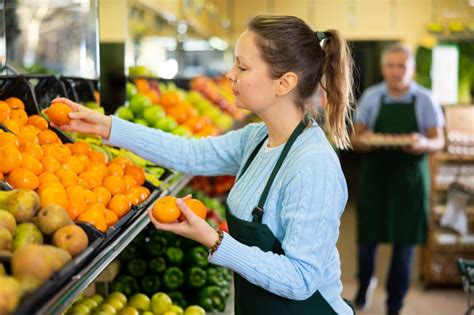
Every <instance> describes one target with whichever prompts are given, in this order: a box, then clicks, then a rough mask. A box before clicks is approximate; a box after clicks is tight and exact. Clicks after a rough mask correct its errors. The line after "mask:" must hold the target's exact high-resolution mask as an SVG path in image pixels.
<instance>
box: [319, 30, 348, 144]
mask: <svg viewBox="0 0 474 315" xmlns="http://www.w3.org/2000/svg"><path fill="white" fill-rule="evenodd" d="M324 36H325V39H324V41H323V46H322V47H323V50H324V52H325V57H324V65H323V79H322V82H321V85H322V87H323V89H324V90H325V92H326V95H327V101H328V103H327V106H326V112H327V117H328V125H329V129H330V133H331V135H332V138H333V141H334V143H335V144H336V146H337V147H338V148H340V149H347V148H349V147H350V146H351V144H350V140H349V132H348V129H350V130H352V119H351V110H352V104H353V101H354V98H353V91H352V82H353V79H352V68H353V62H352V57H351V53H350V50H349V47H348V45H347V42H346V41H345V40H344V39H343V38H342V37H341V35H340V34H339V32H338V31H336V30H327V31H325V32H324Z"/></svg>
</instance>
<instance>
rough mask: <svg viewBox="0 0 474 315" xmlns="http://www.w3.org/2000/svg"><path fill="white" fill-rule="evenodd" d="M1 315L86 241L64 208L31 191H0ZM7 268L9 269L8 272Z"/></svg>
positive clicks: (83, 232) (12, 307) (7, 311)
mask: <svg viewBox="0 0 474 315" xmlns="http://www.w3.org/2000/svg"><path fill="white" fill-rule="evenodd" d="M0 209H1V210H0V256H1V257H3V258H2V260H1V261H3V262H4V263H5V265H3V264H2V263H0V314H8V313H10V312H11V311H13V310H14V309H15V308H16V306H17V304H18V302H19V300H20V298H21V295H22V294H23V293H26V292H29V291H32V290H34V289H36V288H38V287H39V286H41V285H42V284H43V283H44V282H45V281H46V280H48V279H49V278H50V277H51V276H52V275H53V273H54V272H56V271H58V270H60V269H61V268H62V267H63V266H65V265H66V264H67V263H68V262H69V261H71V259H72V258H74V257H75V256H78V255H79V254H81V253H82V252H83V251H84V250H85V249H86V248H87V247H88V244H89V239H88V236H87V234H86V232H85V231H84V230H83V229H82V228H81V227H80V226H78V225H75V224H74V223H73V222H72V220H71V219H70V218H69V215H68V213H67V211H66V210H65V209H64V208H63V207H61V206H59V205H57V204H48V205H46V206H44V207H41V208H40V198H39V196H38V194H37V193H36V192H34V191H32V190H25V189H17V190H12V191H0ZM6 271H9V273H8V274H7V273H6Z"/></svg>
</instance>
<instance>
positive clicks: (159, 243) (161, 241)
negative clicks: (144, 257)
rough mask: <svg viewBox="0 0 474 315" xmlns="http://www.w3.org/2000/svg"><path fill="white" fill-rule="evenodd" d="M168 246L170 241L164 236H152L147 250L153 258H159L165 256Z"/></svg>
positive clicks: (147, 243)
mask: <svg viewBox="0 0 474 315" xmlns="http://www.w3.org/2000/svg"><path fill="white" fill-rule="evenodd" d="M167 246H168V240H167V239H166V238H165V237H164V236H162V235H158V234H155V235H150V236H149V239H148V241H147V242H146V245H145V248H146V251H147V253H148V254H149V255H150V256H153V257H159V256H161V255H163V254H164V253H165V251H166V247H167Z"/></svg>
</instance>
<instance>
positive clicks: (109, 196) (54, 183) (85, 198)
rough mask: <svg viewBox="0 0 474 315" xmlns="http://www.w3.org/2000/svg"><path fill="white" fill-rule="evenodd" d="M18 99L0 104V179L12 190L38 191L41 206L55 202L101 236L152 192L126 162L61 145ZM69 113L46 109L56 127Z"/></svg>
mask: <svg viewBox="0 0 474 315" xmlns="http://www.w3.org/2000/svg"><path fill="white" fill-rule="evenodd" d="M24 108H25V105H24V104H23V102H22V101H21V100H20V99H18V98H14V97H12V98H8V99H6V100H5V101H0V122H1V123H3V125H4V126H6V127H7V128H8V129H9V130H11V131H12V132H3V131H1V132H0V178H2V179H5V180H6V181H7V182H8V183H9V184H10V185H11V186H12V187H13V188H24V189H33V190H36V191H37V192H38V194H39V195H40V199H41V206H43V207H45V206H47V205H49V204H57V205H60V206H62V207H63V208H65V209H66V210H67V212H68V214H69V217H70V218H71V219H72V220H76V221H83V222H88V223H90V224H92V225H93V226H95V227H96V228H97V229H98V230H100V231H102V232H105V231H106V230H107V229H108V228H109V227H110V226H112V225H114V224H115V223H116V222H117V221H118V220H119V219H120V218H121V217H123V216H124V215H125V214H127V213H128V212H129V211H130V209H131V208H132V205H136V204H139V203H141V202H143V201H144V200H145V199H146V198H147V197H148V196H149V195H150V191H149V190H148V188H146V187H144V186H143V184H144V181H145V173H144V171H143V169H141V168H140V167H138V166H136V165H133V163H132V162H131V161H130V160H129V159H127V158H117V159H114V160H112V161H111V162H108V161H107V159H106V156H105V155H104V154H103V153H101V152H98V151H95V150H92V149H91V148H90V146H89V144H87V143H85V142H81V141H78V142H75V143H67V144H63V143H62V141H61V139H60V138H59V137H58V135H57V134H56V133H55V132H54V131H52V130H50V129H48V122H47V121H46V120H45V119H44V118H43V117H41V116H39V115H31V116H29V117H28V115H27V114H26V112H25V109H24ZM70 111H71V109H70V108H69V107H68V106H67V105H65V104H61V103H55V104H53V105H52V106H50V107H49V108H48V109H47V110H46V114H47V115H48V116H49V118H50V119H51V120H52V121H54V122H55V124H56V125H63V124H65V123H67V121H68V120H69V117H68V113H69V112H70Z"/></svg>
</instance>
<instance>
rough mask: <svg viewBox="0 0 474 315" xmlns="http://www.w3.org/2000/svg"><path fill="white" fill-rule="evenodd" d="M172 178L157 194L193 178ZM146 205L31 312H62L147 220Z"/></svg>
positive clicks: (172, 192) (176, 189)
mask: <svg viewBox="0 0 474 315" xmlns="http://www.w3.org/2000/svg"><path fill="white" fill-rule="evenodd" d="M173 177H174V178H177V179H175V180H173V182H172V183H170V184H169V186H168V187H167V188H166V189H164V190H162V192H161V194H160V196H159V197H162V196H166V195H172V196H174V195H176V194H177V193H178V192H179V191H180V190H181V189H182V188H183V187H184V186H186V184H187V183H188V182H189V181H190V180H191V178H192V176H188V175H183V174H176V175H175V176H173ZM150 206H151V205H150ZM150 206H149V207H150ZM149 207H148V208H149ZM148 208H146V209H143V210H142V211H141V213H140V214H139V215H138V216H137V217H136V219H135V220H133V221H131V222H129V223H128V226H125V227H124V228H123V229H122V231H120V232H119V233H117V235H115V237H114V238H113V239H111V240H110V242H109V243H108V244H107V245H106V246H104V247H103V248H102V249H100V250H99V251H98V252H97V253H96V254H95V255H93V256H94V257H92V258H91V260H90V262H86V263H85V264H84V266H83V267H82V268H81V269H80V270H79V271H78V272H77V273H75V274H74V275H73V276H72V277H71V278H70V279H69V280H68V281H66V282H65V284H64V286H62V287H61V288H60V289H59V290H58V291H57V292H56V293H55V294H54V295H53V296H52V297H51V298H50V299H49V300H47V301H42V302H43V303H41V305H35V306H33V305H32V308H31V309H32V314H61V313H62V312H63V311H64V310H65V309H66V308H67V307H68V306H69V305H70V304H71V303H72V302H73V301H74V299H75V298H76V297H77V296H78V295H79V294H81V292H82V291H84V289H85V288H87V287H88V286H89V284H91V283H92V282H93V281H94V280H95V279H96V278H97V277H98V276H99V275H100V273H101V272H102V271H103V270H104V269H105V268H106V267H107V266H108V265H109V264H110V263H111V262H112V261H113V260H114V259H115V257H117V256H118V255H119V254H120V252H121V251H122V250H123V249H124V248H125V247H126V246H127V245H128V244H129V243H130V242H131V241H132V240H133V239H134V238H135V237H136V236H137V235H138V234H139V233H140V231H142V230H143V229H144V228H145V227H146V226H147V225H148V223H150V219H149V218H148V215H147V212H148V211H147V210H148ZM38 304H40V303H38Z"/></svg>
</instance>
